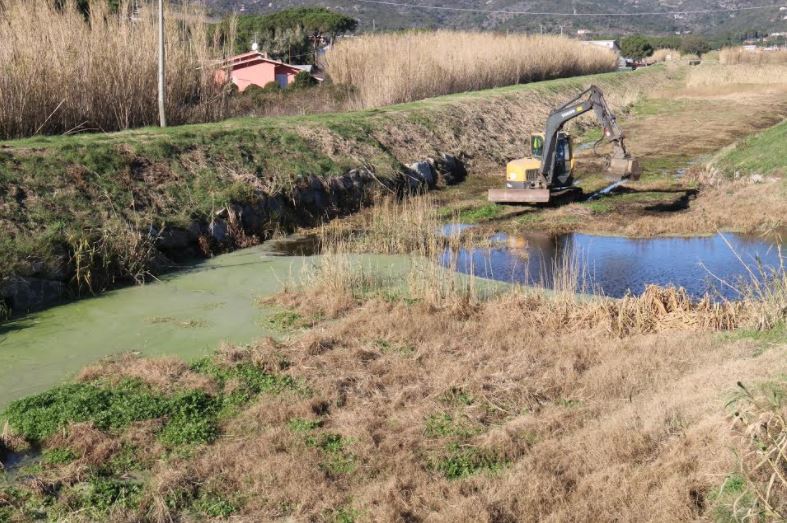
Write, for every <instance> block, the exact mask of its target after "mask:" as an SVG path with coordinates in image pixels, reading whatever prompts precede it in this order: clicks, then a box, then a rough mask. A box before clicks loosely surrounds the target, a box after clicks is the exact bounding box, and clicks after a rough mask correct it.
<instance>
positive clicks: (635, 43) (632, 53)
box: [620, 35, 653, 60]
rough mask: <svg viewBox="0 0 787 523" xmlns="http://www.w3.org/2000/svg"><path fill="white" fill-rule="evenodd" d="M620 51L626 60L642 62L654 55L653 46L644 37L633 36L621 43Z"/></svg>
mask: <svg viewBox="0 0 787 523" xmlns="http://www.w3.org/2000/svg"><path fill="white" fill-rule="evenodd" d="M620 50H621V52H622V53H623V56H625V57H626V58H633V59H634V60H642V59H643V58H646V57H648V56H650V55H652V54H653V46H652V45H651V44H650V42H649V41H648V39H647V38H645V37H644V36H642V35H632V36H627V37H626V38H623V39H622V40H621V41H620Z"/></svg>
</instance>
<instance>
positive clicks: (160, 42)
mask: <svg viewBox="0 0 787 523" xmlns="http://www.w3.org/2000/svg"><path fill="white" fill-rule="evenodd" d="M164 91H165V84H164V0H158V117H159V124H160V125H161V127H166V126H167V115H166V113H165V111H164Z"/></svg>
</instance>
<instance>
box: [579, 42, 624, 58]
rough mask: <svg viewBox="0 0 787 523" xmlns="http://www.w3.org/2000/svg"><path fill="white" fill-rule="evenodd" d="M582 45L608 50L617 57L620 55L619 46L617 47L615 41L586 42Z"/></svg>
mask: <svg viewBox="0 0 787 523" xmlns="http://www.w3.org/2000/svg"><path fill="white" fill-rule="evenodd" d="M582 43H583V44H587V45H595V46H598V47H604V48H606V49H609V50H610V51H614V52H615V53H617V54H618V55H619V54H620V46H619V45H618V42H617V41H616V40H587V41H585V42H582Z"/></svg>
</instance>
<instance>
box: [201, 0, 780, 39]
mask: <svg viewBox="0 0 787 523" xmlns="http://www.w3.org/2000/svg"><path fill="white" fill-rule="evenodd" d="M206 1H207V5H208V6H209V7H210V8H211V9H212V10H213V11H214V12H216V13H217V14H220V13H227V12H232V11H237V12H244V13H268V12H272V11H277V10H280V9H285V8H288V7H294V6H306V5H319V6H324V7H328V8H330V9H333V10H336V11H339V12H341V13H344V14H347V15H349V16H353V17H355V18H357V19H358V20H359V21H360V29H361V30H364V31H366V30H371V29H372V28H373V27H376V28H377V29H386V30H388V29H403V28H438V27H445V28H453V29H494V30H502V31H530V32H538V31H540V30H541V28H542V26H543V30H544V31H545V32H551V33H559V32H560V26H561V25H562V26H563V30H564V31H566V32H567V33H571V34H576V31H577V30H580V29H585V30H591V31H594V32H596V33H620V32H649V33H675V32H678V31H681V32H684V31H691V32H694V33H702V34H719V33H724V32H744V31H751V30H758V31H787V20H785V19H784V17H785V16H787V9H785V10H784V11H779V5H780V4H779V3H778V1H777V2H774V0H761V1H745V0H395V1H396V2H399V3H406V4H420V5H431V6H450V7H456V8H468V9H486V10H491V9H495V10H510V11H531V12H559V13H573V12H577V13H637V12H639V13H646V12H661V11H676V10H692V11H696V10H705V9H720V8H735V7H748V6H751V5H770V4H773V5H774V8H772V9H766V10H756V11H739V12H736V13H713V14H695V15H683V16H670V15H658V16H629V17H619V16H616V17H611V16H610V17H574V16H535V15H511V14H502V13H496V14H491V13H480V12H458V11H447V10H433V9H423V8H418V7H397V6H390V5H380V4H371V3H363V2H358V1H353V0H206ZM781 5H783V6H787V0H784V3H783V4H781Z"/></svg>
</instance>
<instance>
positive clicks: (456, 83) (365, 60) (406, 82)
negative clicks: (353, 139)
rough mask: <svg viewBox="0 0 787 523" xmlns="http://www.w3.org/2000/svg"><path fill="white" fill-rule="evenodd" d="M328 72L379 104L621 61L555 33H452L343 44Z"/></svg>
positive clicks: (363, 99) (365, 101)
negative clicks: (553, 34) (528, 34)
mask: <svg viewBox="0 0 787 523" xmlns="http://www.w3.org/2000/svg"><path fill="white" fill-rule="evenodd" d="M326 65H327V71H328V74H329V75H330V76H331V78H332V79H333V80H334V81H335V82H337V83H340V84H346V85H352V86H354V87H356V88H357V89H358V103H359V105H361V106H363V107H377V106H382V105H388V104H393V103H400V102H410V101H414V100H421V99H424V98H431V97H433V96H439V95H444V94H450V93H457V92H463V91H474V90H480V89H488V88H491V87H500V86H505V85H513V84H519V83H526V82H534V81H539V80H545V79H550V78H562V77H567V76H577V75H582V74H590V73H599V72H605V71H613V70H614V69H615V67H616V66H617V59H616V57H615V56H614V55H613V54H612V53H610V52H608V51H606V50H604V49H599V48H597V47H593V46H586V45H582V44H581V43H580V42H577V41H574V40H569V39H567V38H560V37H555V36H526V35H502V34H491V33H469V32H454V31H433V32H405V33H393V34H374V35H366V36H362V37H360V38H352V39H345V40H342V41H341V42H339V43H338V44H337V45H336V46H335V47H334V48H333V49H332V50H331V51H330V52H329V53H328V54H327V56H326Z"/></svg>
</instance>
